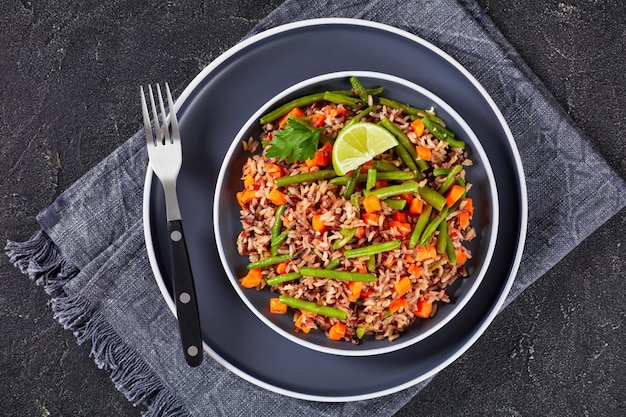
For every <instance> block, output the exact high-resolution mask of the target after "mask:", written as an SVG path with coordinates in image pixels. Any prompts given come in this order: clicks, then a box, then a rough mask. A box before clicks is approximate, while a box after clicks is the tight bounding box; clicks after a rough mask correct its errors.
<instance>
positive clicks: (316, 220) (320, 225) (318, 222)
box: [311, 213, 326, 232]
mask: <svg viewBox="0 0 626 417" xmlns="http://www.w3.org/2000/svg"><path fill="white" fill-rule="evenodd" d="M321 217H322V215H321V214H319V213H318V214H314V215H313V219H312V220H311V226H312V227H313V230H315V231H316V232H324V231H326V225H325V224H324V221H323V220H322V219H321Z"/></svg>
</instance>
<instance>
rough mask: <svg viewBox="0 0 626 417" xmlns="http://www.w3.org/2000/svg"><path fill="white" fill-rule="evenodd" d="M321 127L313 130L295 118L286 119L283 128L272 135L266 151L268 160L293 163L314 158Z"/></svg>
mask: <svg viewBox="0 0 626 417" xmlns="http://www.w3.org/2000/svg"><path fill="white" fill-rule="evenodd" d="M323 130H324V128H323V127H320V128H317V129H314V128H312V127H311V126H309V124H308V123H306V122H303V121H302V120H299V119H298V118H296V117H292V116H290V117H288V118H287V121H286V123H285V127H284V128H283V129H281V130H279V131H278V132H276V133H275V134H274V137H273V138H272V140H271V141H270V143H269V146H268V148H267V150H266V156H267V157H268V158H272V157H277V158H278V160H286V161H287V162H289V163H290V164H291V163H294V162H296V161H306V160H307V159H311V158H313V156H315V151H317V145H318V143H319V139H320V135H321V134H322V131H323Z"/></svg>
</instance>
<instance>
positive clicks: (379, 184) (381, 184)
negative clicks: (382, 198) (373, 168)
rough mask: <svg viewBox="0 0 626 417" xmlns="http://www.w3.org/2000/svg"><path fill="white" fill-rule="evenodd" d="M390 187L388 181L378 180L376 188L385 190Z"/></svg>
mask: <svg viewBox="0 0 626 417" xmlns="http://www.w3.org/2000/svg"><path fill="white" fill-rule="evenodd" d="M388 185H389V181H388V180H376V188H384V187H387V186H388Z"/></svg>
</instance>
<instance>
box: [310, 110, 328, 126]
mask: <svg viewBox="0 0 626 417" xmlns="http://www.w3.org/2000/svg"><path fill="white" fill-rule="evenodd" d="M325 121H326V115H324V114H321V113H314V114H312V115H311V116H310V117H309V124H310V125H311V126H313V127H322V126H324V123H325Z"/></svg>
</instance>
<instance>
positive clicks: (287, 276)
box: [265, 272, 302, 285]
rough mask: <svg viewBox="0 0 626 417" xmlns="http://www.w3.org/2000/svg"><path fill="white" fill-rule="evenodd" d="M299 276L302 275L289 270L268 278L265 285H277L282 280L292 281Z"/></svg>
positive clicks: (282, 281)
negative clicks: (286, 272)
mask: <svg viewBox="0 0 626 417" xmlns="http://www.w3.org/2000/svg"><path fill="white" fill-rule="evenodd" d="M301 276H302V275H300V274H299V273H298V272H290V273H288V274H282V275H276V276H275V277H272V278H268V279H267V280H266V281H265V282H267V285H278V284H282V283H284V282H289V281H294V280H296V279H298V278H300V277H301Z"/></svg>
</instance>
